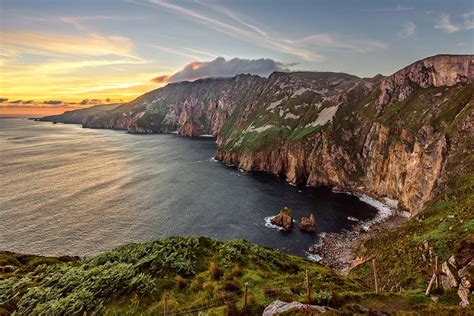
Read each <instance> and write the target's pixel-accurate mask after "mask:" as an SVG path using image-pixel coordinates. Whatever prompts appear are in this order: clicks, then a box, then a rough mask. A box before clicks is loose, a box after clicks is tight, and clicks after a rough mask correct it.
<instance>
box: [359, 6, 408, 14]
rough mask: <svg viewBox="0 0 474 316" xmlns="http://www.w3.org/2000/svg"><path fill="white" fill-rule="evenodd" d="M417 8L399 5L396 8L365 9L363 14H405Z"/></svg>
mask: <svg viewBox="0 0 474 316" xmlns="http://www.w3.org/2000/svg"><path fill="white" fill-rule="evenodd" d="M414 9H415V8H413V7H408V6H404V5H401V4H397V5H396V6H395V7H385V8H375V9H365V10H362V12H405V11H413V10H414Z"/></svg>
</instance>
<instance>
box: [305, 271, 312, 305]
mask: <svg viewBox="0 0 474 316" xmlns="http://www.w3.org/2000/svg"><path fill="white" fill-rule="evenodd" d="M305 281H306V304H311V280H310V279H309V271H308V269H306V277H305Z"/></svg>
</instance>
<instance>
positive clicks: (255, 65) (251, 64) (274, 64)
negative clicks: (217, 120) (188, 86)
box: [152, 57, 295, 83]
mask: <svg viewBox="0 0 474 316" xmlns="http://www.w3.org/2000/svg"><path fill="white" fill-rule="evenodd" d="M291 66H295V64H285V63H282V62H278V61H275V60H273V59H269V58H260V59H241V58H232V59H230V60H226V59H225V58H223V57H217V58H216V59H214V60H212V61H208V62H200V61H193V62H191V63H189V64H187V65H186V66H184V68H183V69H182V70H180V71H178V72H177V73H175V74H173V75H163V76H159V77H156V78H154V79H152V81H153V82H156V83H165V82H177V81H184V80H196V79H200V78H208V77H233V76H235V75H238V74H247V73H249V74H253V75H259V76H263V77H267V76H268V75H270V74H271V73H272V72H274V71H289V69H288V67H291Z"/></svg>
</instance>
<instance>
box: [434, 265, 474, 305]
mask: <svg viewBox="0 0 474 316" xmlns="http://www.w3.org/2000/svg"><path fill="white" fill-rule="evenodd" d="M441 272H442V273H441V274H440V280H441V285H442V287H443V289H444V290H445V291H446V290H450V289H457V293H458V296H459V298H460V299H461V303H460V305H461V306H467V305H469V301H470V295H472V289H473V281H474V259H472V257H471V259H470V261H469V262H467V263H465V261H464V260H463V261H459V260H456V257H455V256H451V257H450V258H449V259H448V260H447V261H445V262H443V264H442V265H441Z"/></svg>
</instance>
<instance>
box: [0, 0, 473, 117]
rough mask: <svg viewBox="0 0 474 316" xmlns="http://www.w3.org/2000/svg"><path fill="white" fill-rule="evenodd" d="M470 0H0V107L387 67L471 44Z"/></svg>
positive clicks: (44, 106)
mask: <svg viewBox="0 0 474 316" xmlns="http://www.w3.org/2000/svg"><path fill="white" fill-rule="evenodd" d="M473 3H474V1H472V0H466V1H400V2H391V1H380V0H378V1H349V0H347V1H333V0H331V1H329V0H328V1H310V0H308V1H302V0H296V1H289V0H288V1H283V0H282V1H275V0H260V1H255V0H241V1H210V0H195V1H171V0H169V1H165V0H81V1H78V0H55V1H53V0H0V6H1V7H0V32H1V33H0V101H1V103H0V115H12V114H29V115H42V114H51V113H61V112H63V111H65V110H70V109H74V108H80V107H87V106H91V105H94V104H98V103H115V102H121V101H128V100H131V99H133V98H135V97H137V96H139V95H140V94H142V93H144V92H147V91H150V90H152V89H155V88H158V87H160V86H163V85H165V84H166V83H167V82H171V81H180V80H195V79H197V78H201V77H208V76H212V77H216V76H232V75H235V74H237V73H241V72H250V73H255V74H259V75H268V74H269V73H270V72H272V71H275V70H283V71H286V70H316V71H317V70H331V71H343V72H347V73H351V74H355V75H359V76H374V75H376V74H377V73H382V74H390V73H392V72H394V71H395V70H397V69H399V68H401V67H403V66H405V65H407V64H409V63H411V62H414V61H416V60H418V59H421V58H424V57H427V56H430V55H434V54H439V53H451V54H472V53H473V52H474V43H473V36H474V34H473V32H474V7H473ZM234 58H238V59H234Z"/></svg>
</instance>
